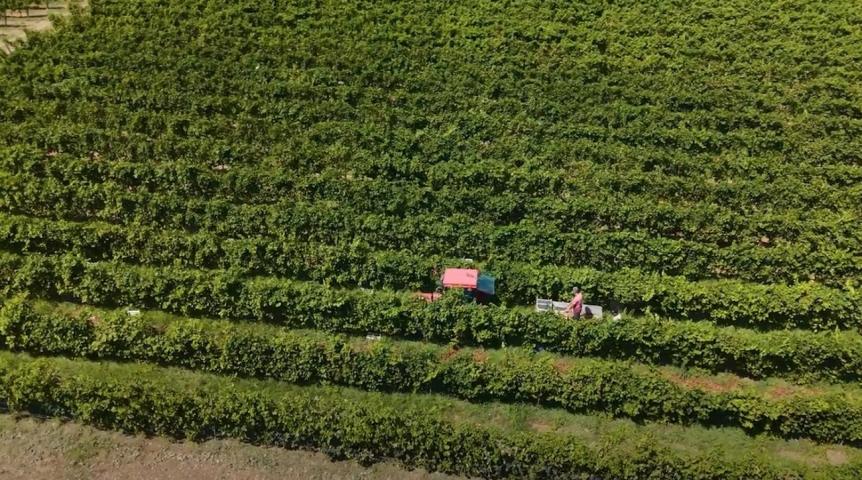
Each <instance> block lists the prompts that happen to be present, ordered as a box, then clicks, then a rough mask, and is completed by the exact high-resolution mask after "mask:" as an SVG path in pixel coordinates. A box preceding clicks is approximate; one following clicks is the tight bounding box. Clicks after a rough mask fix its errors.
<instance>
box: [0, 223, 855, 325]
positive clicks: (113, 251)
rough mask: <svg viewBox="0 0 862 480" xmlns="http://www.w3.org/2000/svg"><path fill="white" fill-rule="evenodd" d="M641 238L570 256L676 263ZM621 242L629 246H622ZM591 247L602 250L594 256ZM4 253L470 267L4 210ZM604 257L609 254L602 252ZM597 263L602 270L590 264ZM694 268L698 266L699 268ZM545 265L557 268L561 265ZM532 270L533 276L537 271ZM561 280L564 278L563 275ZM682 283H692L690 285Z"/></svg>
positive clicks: (385, 271) (615, 240)
mask: <svg viewBox="0 0 862 480" xmlns="http://www.w3.org/2000/svg"><path fill="white" fill-rule="evenodd" d="M636 236H637V235H629V234H606V235H599V236H591V235H584V236H583V237H582V238H584V239H585V240H587V241H585V242H584V243H579V242H573V244H574V245H579V246H580V247H581V248H580V249H579V251H580V252H572V251H570V252H569V253H570V254H573V255H577V253H581V254H582V255H583V256H584V258H587V259H589V260H585V261H583V262H581V263H582V264H583V265H584V266H593V268H598V269H599V270H602V269H603V268H602V267H603V266H605V267H607V266H611V267H613V266H614V265H607V264H605V263H604V262H603V261H602V260H603V258H604V257H605V256H607V257H610V256H612V255H616V258H615V261H616V262H615V263H620V264H623V265H628V264H633V265H636V264H639V263H640V262H639V261H638V259H640V258H644V256H647V253H646V252H647V251H650V252H652V253H651V254H652V255H655V256H654V257H650V258H653V259H654V261H653V262H646V263H641V264H640V266H641V268H642V269H644V270H647V271H650V270H653V268H650V267H651V266H652V267H654V268H655V269H658V268H660V267H662V265H670V264H671V262H670V261H668V263H664V264H663V263H662V260H667V259H668V257H669V256H671V255H673V251H674V249H671V251H669V252H667V255H662V254H661V253H660V252H658V251H657V250H655V249H650V248H649V247H644V246H638V245H633V244H632V243H629V242H626V238H627V237H628V238H632V237H636ZM590 240H592V241H590ZM626 244H627V245H626ZM599 245H601V246H600V247H599ZM615 245H621V246H623V245H625V246H623V247H621V248H619V249H616V248H614V246H615ZM590 247H598V248H597V250H596V251H594V252H590ZM639 247H640V248H639ZM0 249H5V250H10V251H15V252H21V253H42V254H53V253H60V252H64V253H73V254H75V255H80V256H82V257H84V258H87V259H88V260H95V261H104V260H113V261H124V262H130V263H140V264H145V265H173V266H180V267H183V268H208V269H234V270H237V271H241V272H244V273H247V274H255V275H269V276H282V277H290V278H297V279H306V280H315V281H320V282H326V283H331V284H335V285H345V286H361V287H371V288H381V287H385V288H393V289H418V288H425V289H429V288H433V287H434V282H435V278H436V275H435V274H434V273H433V272H435V271H437V272H441V271H442V269H443V268H444V267H446V266H457V265H466V263H465V262H464V261H463V260H461V259H457V258H445V257H441V256H438V255H433V254H424V255H423V254H421V252H410V251H406V250H399V251H374V250H373V249H372V248H371V247H370V246H368V245H367V244H365V243H361V242H353V243H348V244H339V245H323V244H318V243H314V242H308V241H305V240H301V239H285V240H275V239H269V238H261V237H254V238H243V239H221V238H220V237H219V236H217V235H214V234H210V233H206V232H198V233H194V234H188V233H186V232H183V231H171V230H160V229H158V228H153V227H148V226H141V225H136V226H134V227H123V226H117V225H112V224H105V223H99V222H88V223H81V222H68V221H60V220H58V221H51V220H44V219H39V218H31V217H21V216H14V215H6V214H3V213H0ZM602 252H604V253H606V254H607V255H601V253H602ZM687 257H688V255H685V254H683V255H682V256H681V257H677V258H676V260H677V261H678V263H683V262H684V261H685V259H686V258H687ZM595 260H598V261H595ZM594 263H597V264H598V265H592V264H594ZM650 263H653V264H654V265H650ZM673 263H677V262H673ZM488 264H489V265H490V264H499V265H500V269H501V270H503V269H508V268H510V266H509V265H510V264H509V262H494V261H491V262H488ZM479 265H480V266H481V265H482V262H479ZM690 266H693V267H697V266H698V265H697V264H696V263H695V264H690ZM539 268H545V267H539ZM547 268H550V269H551V270H556V267H547ZM533 269H534V268H533V267H531V268H530V270H531V271H532V270H533ZM668 270H671V271H672V270H673V269H672V268H669V269H667V270H665V272H668ZM527 273H528V274H532V272H527ZM518 275H519V274H518V273H516V272H510V279H513V280H512V281H513V285H514V284H519V285H522V284H524V283H529V282H527V281H525V280H524V279H517V278H516V277H518ZM562 278H565V275H564V276H563V277H562ZM675 280H677V279H675ZM678 280H684V279H678ZM721 282H726V280H721V281H720V282H719V283H721ZM684 283H685V284H689V283H692V282H689V281H687V280H686V281H685V282H684ZM737 283H738V282H737ZM675 285H676V283H675ZM730 285H735V284H734V283H732V284H730ZM507 287H508V285H505V284H502V285H500V288H499V294H498V298H499V299H500V301H502V302H505V303H509V304H516V303H529V302H531V301H532V300H533V298H534V297H535V296H536V295H537V294H539V289H540V288H541V287H531V288H529V289H523V288H522V289H521V291H518V290H515V289H510V288H507ZM565 288H566V285H562V286H559V287H556V286H555V287H552V288H551V289H550V290H549V292H551V293H542V294H551V295H561V294H563V295H564V294H565V293H566V291H565ZM769 288H776V287H769ZM818 288H820V289H821V290H822V291H824V292H828V291H830V290H829V289H828V288H822V287H818ZM719 290H720V287H719ZM842 294H843V293H842ZM602 295H603V296H608V297H613V296H614V292H613V291H608V292H606V293H603V294H602ZM641 303H643V301H642V300H638V301H637V305H640V304H641ZM637 305H635V304H633V305H632V307H633V308H635V307H636V306H637Z"/></svg>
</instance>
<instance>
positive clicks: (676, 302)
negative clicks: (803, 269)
mask: <svg viewBox="0 0 862 480" xmlns="http://www.w3.org/2000/svg"><path fill="white" fill-rule="evenodd" d="M489 268H490V269H491V271H494V272H503V274H502V275H500V276H499V277H500V281H501V283H502V284H503V285H507V287H506V288H507V289H508V290H509V291H510V292H512V295H513V296H516V297H518V296H519V297H520V298H529V297H533V296H554V295H553V294H554V293H557V294H560V293H561V292H565V291H567V290H568V289H570V288H571V286H572V285H581V286H583V287H584V289H585V291H586V292H588V300H590V301H598V302H600V303H601V302H606V301H610V298H611V297H610V296H611V295H613V298H614V299H616V300H617V301H619V302H620V303H621V304H623V305H626V306H632V307H634V308H636V309H644V310H650V311H652V312H654V313H658V314H662V315H668V314H669V315H671V316H675V317H677V318H681V319H686V318H688V319H706V320H709V321H712V322H716V323H719V324H736V325H751V326H753V327H756V328H760V329H770V328H788V327H800V328H808V329H813V330H825V329H834V328H857V327H858V326H859V325H860V323H862V309H860V308H859V302H860V300H859V299H858V298H857V295H855V294H847V293H843V292H839V291H835V290H831V289H826V288H824V287H822V286H819V285H817V284H800V285H796V286H784V285H754V284H746V283H738V282H732V281H724V282H715V283H709V282H699V283H688V282H686V281H685V280H683V279H680V278H675V277H665V276H661V275H657V274H644V273H640V272H637V271H634V270H623V271H620V272H615V273H602V272H597V271H594V270H589V269H566V268H559V267H544V268H534V267H530V266H525V265H519V264H506V265H503V264H499V263H497V264H492V265H489ZM0 273H2V274H3V276H2V277H0V288H2V291H5V292H15V291H24V290H30V291H33V292H36V293H40V294H42V295H44V296H49V297H52V298H56V297H58V296H65V297H68V298H74V299H77V300H80V301H83V302H85V303H99V304H112V305H134V304H138V305H146V306H149V307H155V308H161V309H165V310H169V311H173V312H182V313H202V314H206V315H217V316H227V317H233V318H254V319H258V320H267V321H284V319H285V318H291V319H292V320H291V321H293V322H296V321H299V322H301V323H307V324H309V325H315V326H316V327H315V328H325V326H326V325H330V324H331V323H332V322H335V323H342V322H347V324H351V323H352V322H358V325H361V327H360V328H358V331H369V330H377V331H381V332H385V333H387V334H395V335H405V336H418V335H423V334H424V336H427V337H436V336H437V333H436V332H435V329H434V328H433V327H431V326H430V325H429V324H428V323H427V322H428V321H430V320H431V319H432V318H436V317H438V316H439V315H440V314H439V313H432V312H434V311H435V310H436V308H435V307H434V306H433V305H432V306H428V305H425V304H424V303H423V302H422V301H421V300H419V299H417V298H415V297H414V296H413V295H412V294H410V293H405V292H391V291H372V292H369V291H361V290H344V289H337V288H332V287H329V286H326V285H321V284H318V283H312V282H296V281H290V280H284V279H279V278H273V277H259V278H247V277H245V276H244V275H242V273H241V272H238V271H235V270H186V269H180V268H174V267H158V268H150V267H138V266H131V265H126V264H121V263H116V262H88V261H85V260H82V259H80V258H79V257H75V256H73V255H68V254H67V255H61V256H41V255H28V256H19V255H15V254H9V253H4V254H2V255H0ZM488 311H489V312H495V311H500V312H507V311H509V310H507V309H502V310H497V309H490V310H488ZM512 311H517V310H512ZM503 316H504V317H505V316H506V313H504V314H503ZM496 317H497V316H496V315H493V314H492V315H490V316H489V317H488V318H489V319H490V318H496ZM495 323H496V324H497V325H498V326H499V327H500V328H502V326H503V325H504V324H505V323H506V322H505V321H496V322H495ZM352 330H354V331H355V330H357V329H356V327H354V328H353V329H352ZM420 332H422V333H420ZM432 332H434V333H432Z"/></svg>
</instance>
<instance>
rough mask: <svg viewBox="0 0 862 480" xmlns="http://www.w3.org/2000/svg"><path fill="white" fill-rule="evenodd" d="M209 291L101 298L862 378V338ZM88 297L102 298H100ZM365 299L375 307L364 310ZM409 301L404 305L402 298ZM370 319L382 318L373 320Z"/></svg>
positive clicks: (688, 363)
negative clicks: (209, 297)
mask: <svg viewBox="0 0 862 480" xmlns="http://www.w3.org/2000/svg"><path fill="white" fill-rule="evenodd" d="M36 271H38V269H36ZM143 274H144V272H141V271H138V272H136V273H131V274H130V275H131V276H132V277H131V278H130V279H129V280H130V281H134V280H135V279H139V280H142V281H143V278H144V277H142V276H140V275H143ZM16 288H18V287H16ZM199 288H200V289H201V290H199V293H198V294H197V295H195V296H190V298H189V301H190V302H192V303H191V304H182V303H175V304H168V303H167V302H168V299H169V298H171V297H170V295H169V294H168V293H162V294H160V295H158V296H157V297H150V298H149V299H148V298H145V297H130V296H128V295H124V296H123V297H122V298H121V299H114V298H111V297H99V298H98V299H96V300H101V301H103V302H107V303H109V304H110V303H111V302H112V301H115V300H116V301H118V302H119V303H122V301H127V302H129V303H128V304H130V305H141V304H145V305H146V306H149V307H151V308H158V307H162V308H169V309H171V310H172V311H174V312H183V311H186V312H188V311H192V310H191V308H190V306H191V305H194V306H197V310H198V312H199V313H203V314H207V315H213V316H222V317H227V318H232V319H246V320H265V321H268V322H274V323H278V324H281V325H285V326H290V327H312V328H319V329H324V330H327V331H332V332H346V333H359V334H364V333H368V332H377V333H383V334H386V335H392V336H400V337H404V338H411V339H422V340H430V341H435V342H440V343H448V342H454V343H456V344H462V345H481V346H486V347H499V346H501V345H504V344H506V345H523V346H527V347H531V348H535V347H538V348H543V349H546V350H548V351H552V352H557V353H562V354H569V355H578V356H595V357H602V358H616V359H631V360H636V361H638V362H644V363H652V364H671V365H677V366H683V367H698V368H702V369H706V370H709V371H712V372H733V373H737V374H740V375H745V376H749V377H755V378H763V377H767V376H775V375H778V376H783V377H788V378H793V379H796V380H799V381H812V380H827V381H858V380H860V379H862V337H860V336H859V334H857V333H852V332H819V333H813V332H806V331H784V330H777V331H771V332H754V331H751V330H745V329H736V328H724V327H716V326H714V325H712V324H710V323H706V322H686V321H670V320H661V319H658V318H652V317H627V318H626V319H625V320H624V321H622V322H611V321H582V322H572V321H570V320H568V319H566V318H563V317H560V316H557V315H552V314H542V313H535V312H531V311H527V310H524V309H509V308H501V307H494V306H487V307H486V306H477V305H470V304H467V305H464V304H461V303H460V302H459V301H458V300H457V299H451V298H446V299H444V300H442V301H441V302H440V303H436V304H432V305H427V304H424V303H407V304H405V303H386V302H385V298H384V301H383V302H380V303H379V304H372V303H371V302H370V300H372V299H371V298H368V297H361V296H359V297H357V299H355V300H354V301H352V302H351V301H350V300H348V299H346V297H345V296H343V297H342V299H343V301H344V300H346V301H347V302H349V303H350V305H343V304H342V308H344V310H343V311H344V312H346V313H342V312H339V311H334V309H330V310H329V311H330V312H331V313H330V316H329V317H326V316H323V315H321V314H320V313H319V312H316V311H314V310H313V308H314V307H313V306H303V307H302V308H301V309H300V311H299V312H298V313H299V315H290V314H289V312H290V311H289V310H287V308H298V307H296V306H295V305H294V304H290V303H288V304H285V303H282V308H278V307H273V306H270V307H269V308H268V310H267V311H261V310H260V309H249V308H241V305H238V304H225V305H222V306H216V307H213V306H207V305H199V304H197V302H198V301H205V300H206V297H205V295H206V294H207V293H206V292H207V290H206V288H211V287H206V286H203V285H199ZM248 288H249V290H246V293H245V295H246V296H245V297H239V296H237V297H234V298H235V300H236V301H237V302H247V301H248V300H249V297H248V295H250V292H252V291H254V290H253V288H254V287H248ZM181 291H182V292H186V291H188V290H185V289H183V290H181ZM64 293H65V294H67V295H71V296H72V297H74V298H75V299H79V298H78V297H77V296H76V295H77V294H87V293H92V290H90V292H81V291H78V292H77V293H68V292H67V291H66V290H64ZM318 293H320V292H318ZM201 295H204V297H201ZM345 295H348V293H345ZM83 298H84V299H85V300H90V301H93V300H94V299H93V297H91V296H90V295H86V296H84V297H83ZM328 298H331V297H328ZM389 298H390V299H391V298H392V297H389ZM297 300H300V299H298V298H296V297H294V299H293V301H294V302H296V301H297ZM361 300H365V301H366V302H367V303H365V304H361V303H359V301H361ZM403 300H404V299H403V298H399V299H397V300H393V301H403ZM277 301H280V300H278V299H277ZM306 301H308V300H307V299H306ZM161 302H165V303H161ZM334 302H336V300H329V303H328V304H324V305H323V306H326V305H331V304H332V303H334ZM381 312H382V313H381ZM348 314H350V315H353V316H348ZM363 315H375V316H373V317H371V318H365V317H362V316H363Z"/></svg>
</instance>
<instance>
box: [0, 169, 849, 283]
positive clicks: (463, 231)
mask: <svg viewBox="0 0 862 480" xmlns="http://www.w3.org/2000/svg"><path fill="white" fill-rule="evenodd" d="M312 178H315V179H316V178H319V177H312ZM177 181H180V180H179V179H178V180H177ZM298 181H299V180H295V181H294V183H291V185H294V186H295V188H297V190H300V192H301V188H300V187H299V186H296V185H295V183H296V182H298ZM0 182H2V186H3V187H4V188H3V189H2V190H0V205H2V206H3V207H4V208H6V209H9V210H12V211H15V212H19V213H22V214H28V215H38V216H47V217H52V218H61V219H68V218H73V219H75V218H82V219H83V218H86V219H94V218H95V219H99V220H102V221H108V222H111V223H121V224H124V225H126V226H127V228H135V229H147V228H159V229H165V228H173V229H175V230H177V229H186V230H189V231H193V232H197V233H200V234H209V235H215V236H217V237H219V238H221V239H222V240H241V239H248V238H249V237H252V238H254V239H256V240H257V241H258V242H259V243H273V242H277V241H280V240H283V239H285V238H286V239H288V240H301V241H312V242H317V243H326V244H341V245H344V244H348V245H349V244H354V243H361V244H362V245H368V246H369V247H370V248H371V249H373V250H388V249H404V250H409V251H410V252H412V253H414V254H416V255H422V256H427V255H431V256H441V255H442V256H453V257H464V256H468V257H473V258H477V259H481V258H496V259H504V260H510V261H511V260H515V259H518V260H521V261H524V260H530V261H532V262H538V263H543V264H566V265H579V266H583V267H593V268H597V269H601V270H618V269H621V268H627V267H638V268H641V269H645V270H649V271H656V272H664V273H670V274H680V275H684V276H686V277H688V278H692V279H702V278H716V277H718V278H726V277H732V278H733V277H735V278H740V279H748V280H754V281H759V282H766V283H773V282H779V281H784V282H797V281H800V280H806V281H807V280H809V279H816V280H818V281H821V282H825V283H827V284H830V285H832V286H844V285H847V284H850V285H853V284H856V283H857V280H858V278H859V276H860V275H859V274H860V272H862V263H860V259H859V257H858V256H854V255H853V254H852V252H854V251H858V250H860V249H862V237H860V236H859V231H858V229H857V228H856V226H855V225H856V223H857V220H856V219H855V218H854V217H848V216H846V215H843V214H841V213H834V212H833V213H826V214H822V215H821V214H817V215H815V216H814V217H813V218H811V215H814V214H812V213H811V212H803V211H800V212H796V213H795V214H793V215H790V216H788V215H789V214H782V215H784V216H787V218H788V221H789V224H788V227H787V229H785V230H781V232H780V233H779V232H778V229H781V228H782V227H779V226H774V227H770V233H769V235H770V237H771V238H772V240H770V242H771V243H770V245H769V246H768V247H767V246H764V245H760V244H758V243H757V242H756V241H753V240H752V239H757V238H760V236H761V235H763V232H762V231H759V230H758V231H752V230H750V227H752V226H758V225H776V224H781V223H782V221H780V220H779V219H778V218H777V217H776V218H773V217H775V216H774V215H772V214H767V215H766V216H764V217H763V218H747V219H741V218H740V217H737V216H734V215H732V214H731V213H729V212H726V213H722V214H721V217H722V218H724V219H726V220H727V222H732V223H734V224H733V225H731V224H729V223H722V224H720V225H719V224H718V223H717V222H719V220H713V219H710V218H709V214H708V213H706V212H701V211H698V210H697V209H696V208H695V207H694V206H686V207H684V208H679V209H678V208H673V207H665V206H662V205H656V203H655V201H653V200H651V199H642V198H638V197H626V199H625V200H624V202H622V203H619V202H616V201H614V200H613V199H612V198H609V197H600V198H595V199H587V198H580V199H579V202H580V203H579V204H578V205H577V206H576V207H573V206H572V205H568V204H565V205H563V204H559V205H553V204H551V203H550V202H551V201H553V199H548V198H542V199H538V200H535V202H538V205H537V206H536V212H535V214H533V215H530V216H528V217H527V218H524V219H522V220H521V221H520V222H514V221H512V219H511V218H509V217H510V215H509V214H503V217H505V218H498V219H494V218H492V219H489V220H483V219H484V218H485V217H486V215H485V214H483V213H481V212H478V211H476V212H474V211H471V210H469V209H465V208H464V207H463V205H465V204H468V205H470V204H477V202H476V201H475V195H476V194H475V193H474V192H472V191H471V190H469V189H467V188H466V187H465V188H464V189H463V190H462V194H463V195H467V197H461V196H459V194H457V193H455V192H445V193H442V194H440V195H441V201H442V202H444V203H445V206H442V207H438V208H434V209H432V210H431V211H430V212H429V211H428V210H429V209H428V208H425V205H426V204H427V203H429V202H430V200H429V202H426V201H424V200H417V199H423V198H426V197H427V196H428V193H427V192H421V191H419V192H417V191H416V189H415V188H408V187H405V186H403V185H401V184H389V185H388V186H387V185H386V184H385V182H384V184H383V185H378V186H377V187H372V186H369V185H366V184H365V183H366V182H359V181H351V182H349V183H348V184H347V185H343V186H336V187H326V188H324V187H321V186H319V185H316V186H314V187H312V188H313V189H317V188H319V189H320V190H322V192H324V194H327V195H332V196H333V197H334V198H332V199H324V200H320V201H315V202H308V201H307V199H305V198H300V199H293V198H290V199H284V198H282V199H280V200H273V201H274V202H275V203H274V204H273V203H266V204H236V203H232V202H231V201H227V200H223V199H216V200H204V199H202V198H199V197H194V198H188V197H185V196H178V195H172V194H163V193H155V194H153V193H149V192H147V191H146V190H148V188H144V186H139V185H136V186H134V187H131V186H129V187H127V186H123V185H120V184H113V183H110V182H99V183H91V182H84V183H80V182H78V181H76V180H74V179H72V180H65V179H60V180H57V179H46V180H35V181H34V180H32V179H29V178H27V177H26V176H25V177H23V178H22V176H20V175H13V176H0ZM239 188H240V190H241V187H239ZM130 190H131V191H130ZM310 195H311V196H312V197H313V196H316V195H315V194H313V193H312V194H310ZM345 198H348V199H350V201H344V199H345ZM489 201H490V200H489ZM478 203H479V204H481V205H482V207H481V208H482V210H483V211H485V212H487V211H488V210H489V208H491V207H489V206H487V202H478ZM532 203H534V202H533V201H532V200H523V201H522V202H521V203H519V204H532ZM432 204H437V205H438V206H439V202H433V203H432ZM413 206H415V207H416V208H413ZM705 208H706V209H707V210H713V209H714V208H713V207H712V206H709V205H707V206H705ZM573 209H574V210H575V211H577V214H575V215H573V214H572V211H573ZM648 212H652V213H653V214H652V215H646V213H648ZM704 216H705V217H707V218H703V217H704ZM689 217H690V218H689ZM495 222H505V223H504V224H498V223H495ZM656 222H660V223H656ZM721 222H724V220H721ZM609 225H616V226H617V227H614V228H612V230H613V231H606V230H608V226H609ZM679 225H692V227H691V230H692V232H691V233H690V234H689V233H685V234H684V235H683V234H680V232H679V231H678V229H679ZM712 231H716V232H720V233H721V235H722V236H721V237H715V238H713V237H700V236H699V235H700V234H701V233H706V234H710V232H712ZM827 232H828V235H826V233H827ZM775 235H778V236H779V237H778V238H775ZM782 237H787V240H783V239H782ZM827 237H828V238H827ZM791 240H792V241H791ZM712 242H717V243H718V244H715V243H712Z"/></svg>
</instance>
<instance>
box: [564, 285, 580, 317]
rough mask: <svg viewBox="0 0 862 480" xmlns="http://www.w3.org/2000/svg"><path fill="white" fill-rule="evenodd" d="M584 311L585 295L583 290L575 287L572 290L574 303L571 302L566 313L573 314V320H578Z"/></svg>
mask: <svg viewBox="0 0 862 480" xmlns="http://www.w3.org/2000/svg"><path fill="white" fill-rule="evenodd" d="M583 309H584V295H583V294H582V293H581V289H580V288H578V287H575V288H573V289H572V301H571V302H569V308H568V309H567V310H566V312H572V318H574V319H575V320H578V319H580V318H581V310H583Z"/></svg>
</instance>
